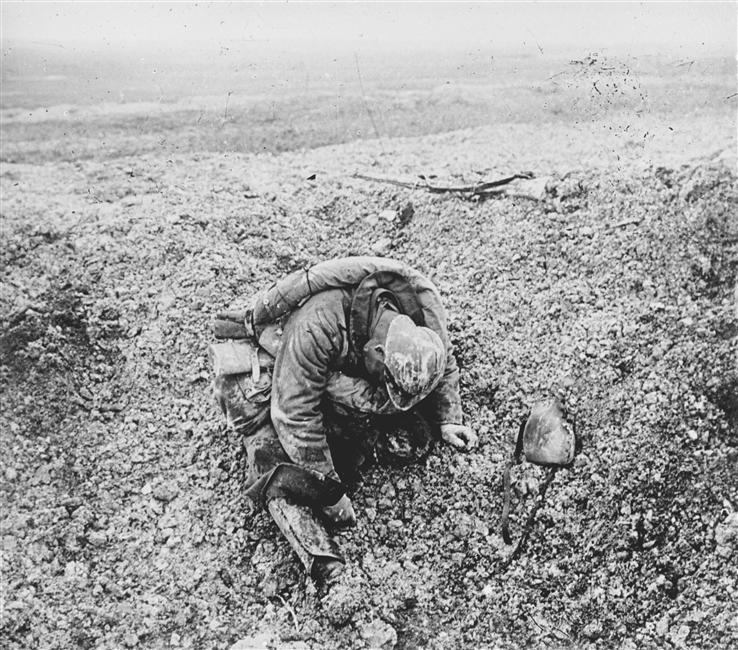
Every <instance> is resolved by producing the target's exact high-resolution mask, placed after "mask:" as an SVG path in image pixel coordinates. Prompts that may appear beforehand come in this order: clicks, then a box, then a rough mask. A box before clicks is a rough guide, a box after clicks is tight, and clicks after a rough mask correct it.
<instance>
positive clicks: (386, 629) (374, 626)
mask: <svg viewBox="0 0 738 650" xmlns="http://www.w3.org/2000/svg"><path fill="white" fill-rule="evenodd" d="M359 633H360V634H361V638H362V639H364V641H365V642H366V644H367V646H368V647H369V648H376V649H386V648H394V647H395V645H396V644H397V632H395V629H394V628H393V627H392V626H391V625H389V624H388V623H385V622H384V621H383V620H381V619H376V620H373V621H370V622H369V623H364V624H363V625H361V626H360V627H359Z"/></svg>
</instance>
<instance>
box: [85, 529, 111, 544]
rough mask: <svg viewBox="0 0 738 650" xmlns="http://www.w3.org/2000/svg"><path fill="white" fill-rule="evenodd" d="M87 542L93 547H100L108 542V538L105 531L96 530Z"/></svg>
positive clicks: (88, 537)
mask: <svg viewBox="0 0 738 650" xmlns="http://www.w3.org/2000/svg"><path fill="white" fill-rule="evenodd" d="M87 541H89V542H90V544H92V546H97V547H99V546H103V544H105V542H107V541H108V536H107V535H106V534H105V533H104V532H103V531H100V530H96V531H93V532H91V533H90V534H89V535H88V536H87Z"/></svg>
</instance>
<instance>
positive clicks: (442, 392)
mask: <svg viewBox="0 0 738 650" xmlns="http://www.w3.org/2000/svg"><path fill="white" fill-rule="evenodd" d="M428 400H429V406H430V417H431V419H432V420H433V421H434V422H435V423H436V424H438V425H441V424H461V421H462V410H461V395H460V394H459V367H458V366H457V365H456V357H454V352H453V348H452V347H451V345H450V344H449V345H448V347H447V350H446V370H445V371H444V373H443V378H442V379H441V381H440V383H439V384H438V386H436V388H435V390H434V391H433V392H432V393H431V394H430V395H429V397H428Z"/></svg>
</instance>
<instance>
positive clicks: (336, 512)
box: [323, 494, 356, 526]
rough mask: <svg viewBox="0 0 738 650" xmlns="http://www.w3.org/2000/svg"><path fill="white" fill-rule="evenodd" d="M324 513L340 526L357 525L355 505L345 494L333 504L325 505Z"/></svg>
mask: <svg viewBox="0 0 738 650" xmlns="http://www.w3.org/2000/svg"><path fill="white" fill-rule="evenodd" d="M323 513H324V514H325V516H326V517H328V519H330V520H331V521H332V522H333V523H334V524H337V525H339V526H356V514H355V513H354V506H353V505H352V504H351V499H349V498H348V497H347V496H346V495H345V494H344V495H343V496H342V497H341V498H340V499H339V500H338V501H336V503H334V504H333V505H332V506H325V507H324V508H323Z"/></svg>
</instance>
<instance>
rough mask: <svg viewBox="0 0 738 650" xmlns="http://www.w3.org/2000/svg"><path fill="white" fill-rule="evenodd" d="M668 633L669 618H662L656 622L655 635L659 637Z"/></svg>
mask: <svg viewBox="0 0 738 650" xmlns="http://www.w3.org/2000/svg"><path fill="white" fill-rule="evenodd" d="M668 633H669V617H668V616H662V617H661V618H660V619H659V620H658V621H657V622H656V634H658V635H659V636H666V635H667V634H668Z"/></svg>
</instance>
